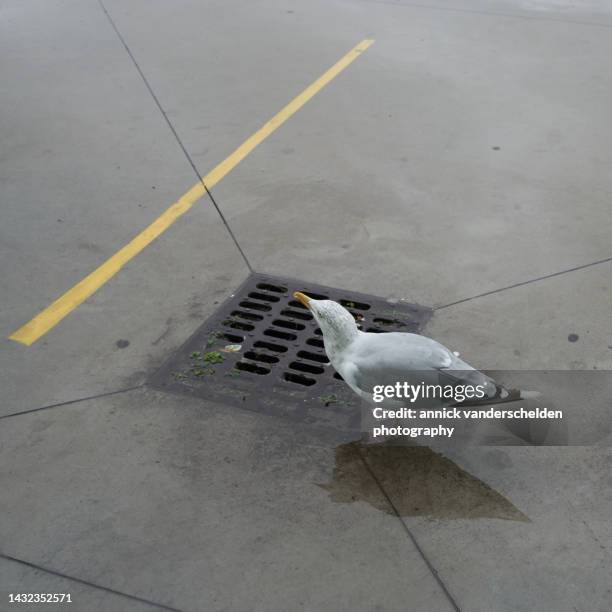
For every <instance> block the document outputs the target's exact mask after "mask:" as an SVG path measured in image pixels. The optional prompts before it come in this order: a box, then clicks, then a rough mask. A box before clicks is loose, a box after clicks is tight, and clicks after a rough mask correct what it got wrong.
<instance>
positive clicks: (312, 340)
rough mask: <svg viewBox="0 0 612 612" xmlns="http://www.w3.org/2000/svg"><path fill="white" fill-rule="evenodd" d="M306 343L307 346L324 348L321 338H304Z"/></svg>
mask: <svg viewBox="0 0 612 612" xmlns="http://www.w3.org/2000/svg"><path fill="white" fill-rule="evenodd" d="M306 344H308V345H309V346H316V347H317V348H320V349H324V348H325V344H323V340H319V339H318V338H308V340H306Z"/></svg>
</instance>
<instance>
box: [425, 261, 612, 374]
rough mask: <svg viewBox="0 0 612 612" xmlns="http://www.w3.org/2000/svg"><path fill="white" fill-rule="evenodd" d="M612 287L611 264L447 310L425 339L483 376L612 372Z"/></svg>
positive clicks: (432, 323)
mask: <svg viewBox="0 0 612 612" xmlns="http://www.w3.org/2000/svg"><path fill="white" fill-rule="evenodd" d="M611 280H612V263H607V264H602V265H601V266H594V267H592V268H587V269H584V270H579V271H577V272H573V273H570V274H566V275H562V276H557V277H554V278H549V279H546V280H542V281H539V282H537V283H532V284H529V285H525V286H523V287H517V288H515V289H512V290H509V291H503V292H501V293H496V294H493V295H489V296H485V297H482V298H478V299H475V300H471V301H468V302H464V303H462V304H457V305H455V306H450V307H448V308H443V309H440V310H437V311H436V312H435V314H434V317H433V318H432V319H431V321H430V322H429V324H428V326H427V329H426V333H427V334H428V335H430V336H432V337H434V338H436V339H437V340H439V341H440V342H443V343H445V344H447V346H449V347H452V348H453V350H457V351H460V352H461V355H462V357H464V358H465V359H466V360H467V361H468V362H470V363H472V364H473V365H474V366H475V367H478V368H482V369H500V370H503V369H506V370H512V369H515V370H544V369H559V370H593V369H597V370H612V348H610V347H612V331H611V330H612V308H611V306H612V282H611ZM571 334H575V335H576V336H578V337H577V338H576V339H575V338H574V337H573V336H572V337H571V338H570V335H571ZM570 340H573V341H570Z"/></svg>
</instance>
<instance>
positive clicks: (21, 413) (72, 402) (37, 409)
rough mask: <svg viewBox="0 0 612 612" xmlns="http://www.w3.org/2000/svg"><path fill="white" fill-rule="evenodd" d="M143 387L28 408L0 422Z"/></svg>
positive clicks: (7, 416)
mask: <svg viewBox="0 0 612 612" xmlns="http://www.w3.org/2000/svg"><path fill="white" fill-rule="evenodd" d="M144 386H145V384H144V383H142V384H141V385H136V386H135V387H127V388H125V389H117V390H116V391H106V392H104V393H98V394H96V395H89V396H87V397H79V398H77V399H73V400H67V401H65V402H58V403H57V404H49V405H48V406H41V407H40V408H30V409H29V410H22V411H20V412H11V414H3V415H0V420H2V419H8V418H11V417H16V416H21V415H23V414H30V413H32V412H40V411H41V410H49V409H51V408H61V407H62V406H69V405H70V404H78V403H79V402H86V401H88V400H94V399H98V398H100V397H109V396H110V395H118V394H119V393H127V392H128V391H135V390H136V389H142V388H143V387H144Z"/></svg>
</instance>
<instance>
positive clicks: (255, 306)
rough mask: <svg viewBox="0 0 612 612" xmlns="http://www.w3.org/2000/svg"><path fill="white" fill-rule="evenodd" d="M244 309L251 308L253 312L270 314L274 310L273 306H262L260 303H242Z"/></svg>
mask: <svg viewBox="0 0 612 612" xmlns="http://www.w3.org/2000/svg"><path fill="white" fill-rule="evenodd" d="M239 305H240V306H241V307H242V308H251V309H252V310H261V311H264V312H268V311H270V310H272V306H268V304H260V303H259V302H247V301H244V302H240V304H239Z"/></svg>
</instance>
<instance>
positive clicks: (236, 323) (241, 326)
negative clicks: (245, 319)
mask: <svg viewBox="0 0 612 612" xmlns="http://www.w3.org/2000/svg"><path fill="white" fill-rule="evenodd" d="M223 325H227V326H228V327H231V328H232V329H242V330H243V331H253V330H254V329H255V327H253V325H250V324H249V323H241V322H240V321H232V320H231V319H228V320H227V321H223Z"/></svg>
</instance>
